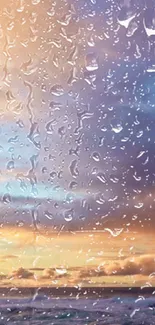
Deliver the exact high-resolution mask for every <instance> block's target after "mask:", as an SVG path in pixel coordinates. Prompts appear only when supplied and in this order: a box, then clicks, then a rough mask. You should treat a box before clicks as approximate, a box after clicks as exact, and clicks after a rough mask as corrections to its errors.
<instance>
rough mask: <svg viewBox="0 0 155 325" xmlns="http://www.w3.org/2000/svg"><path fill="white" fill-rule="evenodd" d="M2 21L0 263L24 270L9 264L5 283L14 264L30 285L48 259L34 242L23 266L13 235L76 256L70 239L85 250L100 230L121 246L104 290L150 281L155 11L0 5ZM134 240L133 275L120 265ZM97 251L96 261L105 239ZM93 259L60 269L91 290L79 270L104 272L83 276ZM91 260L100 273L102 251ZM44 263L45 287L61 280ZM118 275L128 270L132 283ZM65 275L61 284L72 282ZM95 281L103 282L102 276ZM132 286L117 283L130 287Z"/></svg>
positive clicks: (92, 1) (128, 3)
mask: <svg viewBox="0 0 155 325" xmlns="http://www.w3.org/2000/svg"><path fill="white" fill-rule="evenodd" d="M0 18H1V19H0V102H1V105H0V208H1V214H0V225H1V229H2V250H1V256H2V259H3V256H18V261H19V263H15V261H16V257H13V258H9V259H8V260H7V262H6V264H5V263H4V267H3V265H2V277H3V273H4V274H5V276H4V281H6V277H8V278H9V270H10V265H11V268H13V267H14V265H17V264H19V265H18V268H17V270H16V269H15V270H14V271H13V269H12V272H16V271H18V270H19V274H18V272H17V274H15V273H14V276H15V278H17V279H19V278H20V279H21V278H22V277H23V274H22V272H24V271H23V270H25V272H30V274H29V273H26V274H27V275H25V277H24V278H26V277H27V276H28V279H26V280H30V281H32V282H33V281H34V279H33V280H32V278H33V277H34V274H33V271H32V274H31V270H30V269H31V268H32V269H33V268H34V267H33V259H35V258H37V257H34V256H38V261H40V258H39V255H37V254H39V253H38V249H39V248H38V249H36V248H35V252H36V253H35V254H33V252H32V250H33V249H32V248H31V249H30V248H29V247H27V244H25V248H24V250H23V251H22V253H21V254H20V255H21V256H22V257H21V258H19V252H17V247H16V241H15V243H14V236H13V235H12V237H10V235H9V242H8V234H9V232H10V229H14V230H11V234H12V231H16V232H17V233H18V231H19V233H20V236H21V238H22V236H23V237H24V238H28V241H29V239H30V237H31V236H32V234H33V233H34V236H32V240H33V238H34V237H35V238H36V236H38V234H40V233H41V234H42V232H43V233H47V234H46V235H45V238H44V240H43V244H42V245H43V246H42V247H44V245H45V246H46V240H47V238H49V240H50V236H51V233H52V231H54V232H57V234H59V233H61V236H62V237H61V238H62V242H61V245H62V246H61V245H60V247H63V245H65V242H66V245H69V246H70V251H71V254H74V255H75V256H76V254H78V248H76V249H75V251H74V250H72V240H73V238H77V241H79V240H80V238H83V241H84V236H85V234H87V231H89V232H90V234H91V233H92V234H93V236H94V233H95V231H96V232H97V236H101V237H102V236H103V242H106V235H105V234H106V233H109V236H111V237H110V238H111V240H112V244H110V245H113V240H114V238H115V237H116V241H117V243H118V244H117V245H118V252H117V254H116V252H115V255H113V256H111V253H110V250H111V249H110V248H108V249H107V252H106V254H107V256H108V259H109V261H111V262H109V263H111V269H110V266H106V267H103V268H104V270H102V274H103V273H104V278H106V280H103V279H102V280H103V281H102V283H104V282H106V281H107V279H109V280H108V281H110V283H113V282H112V281H116V282H118V281H119V280H118V277H119V276H120V277H121V279H122V277H123V276H125V277H126V276H127V277H128V276H135V277H137V279H138V280H136V281H141V282H143V281H144V282H145V281H147V277H148V271H147V272H143V271H142V268H143V265H145V264H147V263H148V260H147V259H149V258H150V259H151V260H150V261H151V262H150V264H151V265H152V268H154V264H153V263H154V262H153V261H154V255H153V254H154V251H153V249H152V248H151V247H152V246H151V245H153V239H151V245H150V244H149V245H148V244H147V247H146V250H145V249H144V248H143V243H142V242H141V240H140V238H141V237H140V236H142V238H144V242H148V241H149V236H150V234H152V233H153V232H154V229H155V228H154V225H155V221H154V208H155V190H154V184H155V169H154V160H155V152H154V144H155V136H154V123H155V114H154V109H155V101H154V100H155V95H154V94H155V62H154V54H155V51H154V38H155V7H154V4H153V1H147V0H141V1H140V0H137V1H136V2H135V1H132V0H122V1H120V0H117V1H112V0H109V1H101V0H89V1H88V0H77V1H73V0H68V1H67V0H56V1H55V2H51V1H49V0H48V1H41V0H31V1H30V0H28V1H24V0H20V1H17V2H16V3H14V1H13V0H12V1H8V0H6V1H1V3H0ZM79 231H81V234H80V233H79ZM83 231H85V232H83ZM66 232H67V235H66ZM68 232H71V233H76V234H77V236H76V237H70V236H69V234H68ZM99 232H100V235H99ZM21 234H22V235H21ZM26 234H27V235H26ZM129 234H135V243H136V242H137V244H135V245H138V247H139V245H140V247H141V249H138V257H137V255H136V257H135V258H136V262H133V263H135V264H134V266H133V265H132V266H133V267H134V271H133V273H132V272H130V270H129V269H130V268H132V267H130V266H128V264H129V261H128V258H130V257H131V256H130V254H129V252H126V253H125V256H124V257H122V259H123V262H121V263H124V264H123V265H122V264H121V263H120V258H121V257H120V256H118V255H119V251H120V250H121V249H124V241H122V240H121V239H119V238H120V236H129ZM41 236H42V235H41ZM66 236H67V237H66ZM80 236H82V237H80ZM131 236H132V235H131ZM58 238H59V237H58ZM95 238H96V237H95ZM5 239H6V243H8V244H7V245H8V246H6V250H7V253H6V252H5V251H4V253H3V250H5V245H4V243H5ZM96 240H97V239H96ZM73 241H74V240H73ZM88 243H89V240H88V241H87V244H88ZM18 245H19V244H18ZM35 245H36V244H35ZM96 245H97V247H98V252H99V251H100V241H99V242H98V241H97V243H96ZM28 246H29V245H28ZM58 246H59V243H58ZM18 247H20V245H19V246H18ZM35 247H36V246H35ZM131 247H132V246H131ZM136 247H137V246H136ZM95 249H96V248H95ZM52 250H53V254H56V255H57V252H56V251H55V248H54V247H53V248H52V246H51V251H52ZM88 250H89V248H88ZM41 251H42V248H41ZM24 252H25V253H24ZM65 252H66V253H65V254H67V255H68V253H67V251H65ZM140 252H141V253H140ZM85 253H86V252H85ZM85 253H81V254H82V257H81V259H80V265H76V262H75V261H73V262H72V263H71V260H74V258H71V257H70V259H69V260H65V261H64V263H63V261H57V258H56V261H57V262H55V263H58V264H65V265H63V267H64V268H66V267H67V265H68V263H69V268H71V267H73V268H74V267H75V268H76V267H79V268H81V269H78V270H77V269H76V271H75V272H77V273H78V275H77V274H76V276H75V278H76V281H75V282H77V281H79V278H81V275H80V274H83V278H86V281H87V282H88V279H87V276H86V273H82V272H90V273H91V272H92V273H93V272H96V271H94V269H92V270H83V269H82V268H83V267H84V268H85V267H86V265H85V259H86V255H85ZM131 253H132V249H131ZM51 254H52V252H51ZM94 254H95V262H92V263H95V264H92V265H93V267H95V268H96V267H97V262H96V255H97V254H98V253H97V251H96V250H95V253H94ZM108 254H109V255H108ZM135 254H137V250H135V253H133V254H132V255H133V257H134V256H135ZM88 255H89V254H88ZM45 256H48V247H47V249H46V254H45ZM116 257H117V258H118V263H117V265H114V262H113V259H114V258H115V259H116V260H117V258H116ZM90 258H91V257H90ZM4 259H5V257H4ZM30 261H31V262H30ZM9 263H10V264H9ZM11 263H12V264H11ZM38 263H39V266H37V267H38V268H41V269H43V270H42V271H43V274H44V272H45V274H44V275H41V274H40V273H39V276H40V277H44V280H45V277H46V272H47V273H48V272H49V273H50V272H51V274H52V276H53V278H54V280H53V281H56V280H58V279H57V274H55V271H53V269H51V268H55V267H56V265H55V266H54V264H53V263H54V262H51V260H50V261H48V259H47V261H46V258H45V260H44V262H38ZM70 263H71V264H72V265H70ZM5 265H6V266H5ZM109 265H110V264H109ZM60 266H61V265H59V267H60ZM141 266H142V267H141ZM21 267H22V268H23V269H21ZM114 268H116V269H117V272H118V274H117V275H115V277H116V278H117V280H116V279H115V277H114V276H112V273H113V271H114ZM122 268H124V269H125V270H129V271H127V272H126V271H124V272H125V275H124V274H122V271H121V270H122ZM47 269H50V271H47ZM44 270H46V271H44ZM42 271H41V270H39V271H38V272H42ZM20 272H21V274H22V275H20ZM52 272H54V273H52ZM80 272H81V273H80ZM134 272H135V273H134ZM73 273H74V272H73ZM126 273H127V274H126ZM128 273H129V274H128ZM130 273H131V274H130ZM146 273H147V274H146ZM150 273H153V272H152V269H151V272H150ZM65 274H66V273H64V277H63V276H62V274H61V281H62V283H64V281H65V280H64V279H66V281H71V282H70V283H72V284H73V283H74V280H73V279H70V280H69V278H68V277H67V275H65ZM93 274H94V273H93ZM95 274H96V273H95ZM137 274H138V275H141V280H139V278H138V275H137ZM59 275H60V274H59ZM35 276H36V275H35ZM8 278H7V279H8ZM73 278H74V276H73ZM92 278H93V277H92ZM94 278H95V281H96V278H97V279H98V280H97V281H101V276H98V277H96V276H95V277H94ZM9 279H10V278H9ZM11 279H12V278H11ZM39 279H40V280H39V281H42V280H43V279H42V280H41V278H39ZM112 279H114V280H112ZM131 279H132V278H131ZM131 279H130V280H129V278H128V280H127V279H126V278H124V280H121V281H125V283H128V284H129V283H130V281H131ZM46 280H47V282H48V281H49V278H48V277H47V279H46ZM59 280H60V279H59ZM2 281H3V279H2ZM11 281H14V280H11ZM93 281H94V280H93ZM152 281H153V280H152ZM131 282H132V281H131ZM67 283H69V282H67ZM123 283H124V282H123ZM133 283H134V282H133ZM137 283H138V282H137Z"/></svg>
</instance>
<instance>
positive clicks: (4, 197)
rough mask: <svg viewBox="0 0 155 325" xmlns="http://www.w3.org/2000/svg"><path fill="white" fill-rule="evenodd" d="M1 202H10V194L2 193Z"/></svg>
mask: <svg viewBox="0 0 155 325" xmlns="http://www.w3.org/2000/svg"><path fill="white" fill-rule="evenodd" d="M3 202H4V203H5V204H8V203H10V202H11V196H10V194H8V193H6V194H4V195H3Z"/></svg>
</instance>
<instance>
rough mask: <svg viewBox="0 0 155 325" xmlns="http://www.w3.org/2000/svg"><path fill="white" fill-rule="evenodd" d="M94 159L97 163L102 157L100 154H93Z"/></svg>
mask: <svg viewBox="0 0 155 325" xmlns="http://www.w3.org/2000/svg"><path fill="white" fill-rule="evenodd" d="M92 158H93V159H94V160H95V161H97V162H98V161H100V155H99V153H98V152H93V154H92Z"/></svg>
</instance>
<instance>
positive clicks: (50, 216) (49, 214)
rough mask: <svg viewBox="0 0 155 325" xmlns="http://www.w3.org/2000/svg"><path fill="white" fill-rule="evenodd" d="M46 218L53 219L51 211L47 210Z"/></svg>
mask: <svg viewBox="0 0 155 325" xmlns="http://www.w3.org/2000/svg"><path fill="white" fill-rule="evenodd" d="M44 215H45V218H47V219H49V220H52V219H53V214H52V213H51V212H49V211H45V214H44Z"/></svg>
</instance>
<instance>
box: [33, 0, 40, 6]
mask: <svg viewBox="0 0 155 325" xmlns="http://www.w3.org/2000/svg"><path fill="white" fill-rule="evenodd" d="M39 3H40V0H32V4H33V5H38V4H39Z"/></svg>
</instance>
